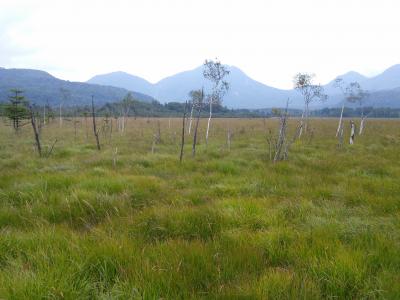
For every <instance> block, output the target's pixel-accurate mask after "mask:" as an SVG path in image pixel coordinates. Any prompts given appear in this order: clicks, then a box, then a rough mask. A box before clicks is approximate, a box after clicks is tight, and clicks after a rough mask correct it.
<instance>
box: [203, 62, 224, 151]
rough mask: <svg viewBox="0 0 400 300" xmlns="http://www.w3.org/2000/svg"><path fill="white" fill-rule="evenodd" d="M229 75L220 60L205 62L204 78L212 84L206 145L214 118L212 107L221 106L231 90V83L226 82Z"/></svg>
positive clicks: (208, 98)
mask: <svg viewBox="0 0 400 300" xmlns="http://www.w3.org/2000/svg"><path fill="white" fill-rule="evenodd" d="M227 75H229V71H228V70H227V69H226V67H225V66H224V65H222V64H221V62H220V61H219V60H218V59H216V60H215V61H213V60H206V61H205V62H204V70H203V76H204V78H205V79H208V80H210V81H211V83H212V90H211V93H210V94H209V95H207V102H208V104H209V106H210V116H209V118H208V122H207V131H206V145H207V144H208V134H209V131H210V123H211V118H212V107H213V105H214V104H220V103H221V102H222V98H223V97H224V95H225V94H226V92H227V91H228V90H229V83H228V82H227V81H225V80H224V79H225V77H226V76H227Z"/></svg>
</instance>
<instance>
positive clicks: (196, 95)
mask: <svg viewBox="0 0 400 300" xmlns="http://www.w3.org/2000/svg"><path fill="white" fill-rule="evenodd" d="M189 95H190V97H191V98H192V103H193V104H192V105H194V106H195V108H196V110H197V117H196V124H195V127H194V133H193V146H192V156H193V157H195V156H196V144H197V131H198V129H199V122H200V114H201V109H202V108H203V103H204V90H203V89H201V90H194V91H191V92H190V93H189Z"/></svg>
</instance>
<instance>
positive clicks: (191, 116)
mask: <svg viewBox="0 0 400 300" xmlns="http://www.w3.org/2000/svg"><path fill="white" fill-rule="evenodd" d="M193 110H194V104H193V103H192V109H191V110H190V120H189V127H188V135H190V131H191V130H192V121H193Z"/></svg>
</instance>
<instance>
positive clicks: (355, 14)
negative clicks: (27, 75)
mask: <svg viewBox="0 0 400 300" xmlns="http://www.w3.org/2000/svg"><path fill="white" fill-rule="evenodd" d="M399 12H400V1H399V0H379V1H371V0H363V1H361V0H359V1H356V0H336V1H330V0H325V1H324V0H302V1H296V0H293V1H290V0H276V1H267V0H264V1H261V0H260V1H258V0H243V1H234V0H231V1H217V0H197V1H194V0H168V1H167V0H130V1H129V0H126V1H122V0H112V1H101V0H96V1H91V0H85V1H84V0H80V1H74V0H42V1H41V0H36V1H35V0H31V1H30V0H25V1H24V0H0V66H2V67H6V68H10V67H15V68H35V69H42V70H46V71H48V72H50V73H51V74H53V75H55V76H57V77H60V78H62V79H68V80H74V81H85V80H88V79H89V78H90V77H92V76H93V75H96V74H101V73H108V72H112V71H117V70H121V71H126V72H128V73H132V74H135V75H138V76H141V77H143V78H145V79H147V80H149V81H151V82H156V81H158V80H160V79H161V78H163V77H165V76H168V75H172V74H174V73H177V72H180V71H183V70H188V69H192V68H195V67H197V66H199V65H200V64H202V62H203V61H204V59H206V58H214V57H218V58H219V59H220V60H221V61H222V62H223V63H226V64H228V65H235V66H237V67H239V68H240V69H242V70H243V71H244V72H245V73H247V74H248V75H249V76H250V77H252V78H254V79H256V80H258V81H260V82H263V83H265V84H268V85H272V86H275V87H280V88H290V87H291V85H292V78H293V75H294V74H295V73H296V72H312V73H315V74H316V75H317V79H318V80H319V81H321V83H325V82H327V81H329V80H331V79H333V78H334V77H335V76H337V75H339V74H342V73H345V72H347V71H350V70H355V71H358V72H360V73H362V74H365V75H374V74H377V73H379V72H381V71H383V70H384V69H385V68H387V67H389V66H391V65H393V64H397V63H400V36H399V33H400V17H399Z"/></svg>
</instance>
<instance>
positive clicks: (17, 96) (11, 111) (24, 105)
mask: <svg viewBox="0 0 400 300" xmlns="http://www.w3.org/2000/svg"><path fill="white" fill-rule="evenodd" d="M11 93H12V95H11V96H9V98H8V101H9V103H8V104H6V105H5V108H4V114H5V116H6V117H7V118H8V119H9V120H10V122H11V125H12V126H13V128H14V130H15V132H18V131H19V129H20V128H21V127H22V126H24V125H26V124H27V122H25V123H24V121H26V120H29V118H30V112H29V109H28V101H27V100H26V99H25V96H24V95H23V91H21V90H18V89H12V90H11Z"/></svg>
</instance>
